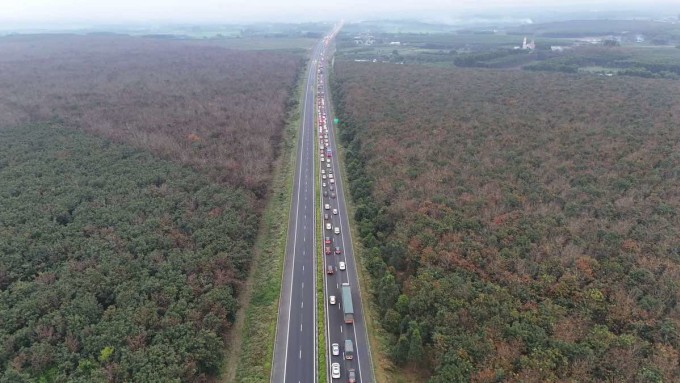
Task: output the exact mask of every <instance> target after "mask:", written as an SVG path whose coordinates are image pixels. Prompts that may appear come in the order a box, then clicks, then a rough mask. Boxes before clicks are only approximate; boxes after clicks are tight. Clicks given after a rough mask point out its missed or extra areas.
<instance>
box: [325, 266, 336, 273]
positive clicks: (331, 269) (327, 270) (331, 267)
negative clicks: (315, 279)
mask: <svg viewBox="0 0 680 383" xmlns="http://www.w3.org/2000/svg"><path fill="white" fill-rule="evenodd" d="M334 272H335V267H333V266H328V267H326V274H329V275H331V274H333V273H334Z"/></svg>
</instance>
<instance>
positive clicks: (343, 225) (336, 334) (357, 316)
mask: <svg viewBox="0 0 680 383" xmlns="http://www.w3.org/2000/svg"><path fill="white" fill-rule="evenodd" d="M327 56H329V55H327ZM325 73H326V72H324V74H323V75H319V76H318V79H317V81H319V83H320V84H322V86H323V88H324V89H325V95H326V96H325V97H327V95H328V91H329V87H328V85H327V79H326V76H325ZM324 104H325V105H326V110H325V112H326V115H327V118H326V125H327V127H328V138H329V146H330V148H331V155H332V157H331V161H330V164H331V167H330V168H328V167H327V164H328V163H329V162H328V161H324V162H320V158H319V155H317V156H316V157H317V159H316V160H317V161H319V163H320V164H321V165H322V167H321V169H324V170H325V171H326V176H327V178H326V179H325V180H324V179H322V182H325V183H326V187H322V194H321V195H320V196H319V198H320V202H319V203H320V204H321V207H322V213H321V214H322V215H323V214H324V213H329V214H330V219H329V220H327V221H324V217H323V216H322V217H320V221H322V222H321V230H323V231H324V235H323V236H324V237H325V236H330V237H331V238H332V241H333V243H332V244H331V250H334V249H335V246H340V248H341V254H339V255H336V254H334V251H332V254H331V255H324V254H323V253H322V254H321V255H320V256H322V257H324V270H326V267H327V266H328V265H331V266H333V267H334V268H335V273H334V274H332V275H328V274H325V278H324V293H325V298H326V299H325V313H326V338H327V360H328V366H326V368H328V377H329V378H330V377H331V370H330V368H331V367H330V366H331V364H332V363H339V364H340V367H341V376H340V378H339V379H329V381H331V382H347V377H348V370H349V369H354V370H355V371H356V379H357V382H363V383H369V382H374V376H373V369H372V365H371V355H370V347H369V343H368V336H367V332H366V325H365V321H364V315H363V306H362V303H361V295H360V286H359V279H358V276H357V265H356V263H355V259H354V252H353V248H352V236H351V231H350V227H349V219H348V216H347V208H346V205H345V194H344V190H343V181H342V175H341V173H340V167H339V166H338V162H337V161H338V157H337V153H338V151H337V142H336V139H335V127H334V125H333V117H334V115H333V113H332V110H331V109H329V108H330V104H329V102H328V99H327V98H325V102H324ZM317 153H318V152H317ZM318 154H320V153H318ZM329 169H332V170H333V175H334V179H335V190H334V192H335V193H336V198H331V192H332V191H330V186H331V183H330V180H329V179H328V174H327V173H328V170H329ZM317 176H319V177H322V175H321V174H318V175H317ZM323 190H326V191H328V196H327V197H324V196H323ZM325 204H329V205H330V209H329V210H325V209H324V205H325ZM333 209H337V210H338V214H337V215H334V214H332V212H333ZM326 222H330V223H331V227H332V228H335V227H339V228H340V234H337V235H336V234H334V233H333V229H331V230H330V231H329V230H325V228H324V227H323V226H324V225H325V223H326ZM341 261H342V262H345V265H346V270H344V271H342V270H339V263H340V262H341ZM343 283H349V285H350V287H351V290H352V302H353V306H354V324H345V322H344V313H343V308H342V293H341V291H340V287H341V286H342V284H343ZM330 295H334V296H335V297H336V302H337V303H336V304H334V305H331V304H330V303H329V300H328V296H330ZM347 339H350V340H352V343H353V345H354V357H353V359H351V360H347V359H345V358H344V356H345V353H344V351H345V350H344V346H345V340H347ZM332 343H338V344H339V346H340V355H338V356H333V355H332V354H331V344H332Z"/></svg>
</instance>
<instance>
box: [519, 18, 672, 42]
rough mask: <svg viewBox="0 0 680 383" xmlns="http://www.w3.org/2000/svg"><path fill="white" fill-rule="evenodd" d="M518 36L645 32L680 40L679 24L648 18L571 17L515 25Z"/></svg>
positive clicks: (662, 39) (655, 38)
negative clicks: (582, 18)
mask: <svg viewBox="0 0 680 383" xmlns="http://www.w3.org/2000/svg"><path fill="white" fill-rule="evenodd" d="M509 33H511V34H515V35H523V34H531V35H536V36H544V37H588V36H605V35H621V34H624V35H629V36H630V39H635V35H636V34H642V35H643V36H644V37H645V39H646V40H647V41H650V40H651V41H656V43H662V42H666V43H672V42H680V24H672V23H668V22H659V21H649V20H569V21H559V22H552V23H544V24H526V25H522V26H520V27H517V28H512V29H510V30H509Z"/></svg>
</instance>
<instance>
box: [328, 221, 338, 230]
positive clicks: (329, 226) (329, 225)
mask: <svg viewBox="0 0 680 383" xmlns="http://www.w3.org/2000/svg"><path fill="white" fill-rule="evenodd" d="M331 228H332V227H331V224H330V222H329V223H327V224H326V230H330V229H331ZM336 229H337V227H336Z"/></svg>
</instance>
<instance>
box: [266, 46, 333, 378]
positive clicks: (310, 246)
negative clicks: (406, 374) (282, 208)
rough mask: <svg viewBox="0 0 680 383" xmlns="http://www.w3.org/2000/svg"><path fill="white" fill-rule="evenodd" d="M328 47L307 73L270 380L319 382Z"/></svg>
mask: <svg viewBox="0 0 680 383" xmlns="http://www.w3.org/2000/svg"><path fill="white" fill-rule="evenodd" d="M324 47H325V44H324V40H321V41H320V42H319V43H318V44H317V45H316V46H315V47H314V48H313V50H312V56H311V59H310V64H309V67H308V69H307V75H306V84H305V94H304V98H303V99H304V101H303V102H304V104H303V109H302V121H301V127H300V132H299V135H298V143H297V148H298V153H297V158H296V169H295V176H294V181H293V194H292V200H291V208H290V212H289V218H288V237H287V241H286V254H285V257H284V264H283V275H282V284H281V295H280V299H279V317H278V321H277V325H276V338H275V343H274V352H273V358H272V369H271V378H270V381H271V382H285V383H315V382H317V377H318V374H317V371H318V366H317V363H318V358H317V350H318V347H317V344H318V338H317V325H316V323H317V316H316V312H317V311H316V308H317V306H316V278H315V271H316V254H315V253H316V230H315V228H316V225H317V217H316V211H315V207H316V195H315V182H316V177H315V173H314V169H315V168H314V166H315V162H314V161H316V159H317V157H318V155H317V154H316V153H317V148H316V145H317V144H316V143H315V142H314V140H315V122H316V118H315V105H314V103H315V92H316V74H317V70H318V68H317V66H318V63H319V60H320V58H321V55H322V52H323V49H324Z"/></svg>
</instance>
